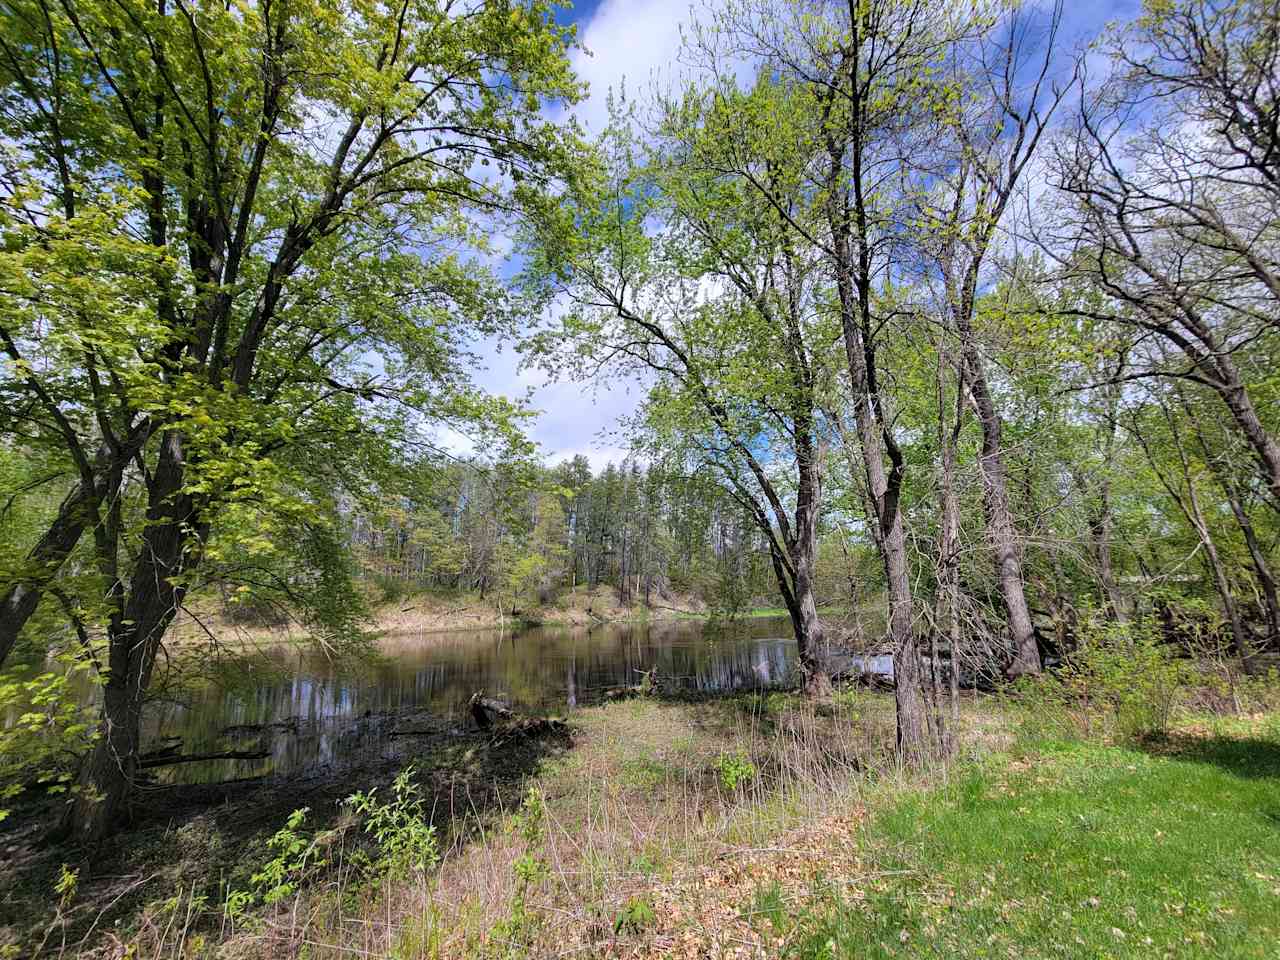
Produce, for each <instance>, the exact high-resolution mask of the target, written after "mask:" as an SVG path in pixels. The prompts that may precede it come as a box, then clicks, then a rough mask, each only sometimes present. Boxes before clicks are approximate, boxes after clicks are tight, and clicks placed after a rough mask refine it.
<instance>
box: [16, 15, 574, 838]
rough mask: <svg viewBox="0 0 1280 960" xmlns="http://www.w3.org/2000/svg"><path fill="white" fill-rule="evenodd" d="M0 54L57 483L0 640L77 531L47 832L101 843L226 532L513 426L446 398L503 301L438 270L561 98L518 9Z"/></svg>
mask: <svg viewBox="0 0 1280 960" xmlns="http://www.w3.org/2000/svg"><path fill="white" fill-rule="evenodd" d="M0 35H2V36H3V37H5V38H6V39H5V42H4V44H3V45H2V46H0V70H2V71H3V75H2V77H0V79H2V81H3V83H4V86H5V92H6V97H5V99H4V102H3V114H2V117H0V122H2V123H3V127H4V135H5V137H6V139H7V140H8V141H9V142H10V144H11V145H12V146H11V149H12V150H13V151H14V153H15V155H16V158H17V162H16V163H15V164H13V165H11V174H10V177H11V186H10V189H9V190H8V191H7V192H6V195H5V221H4V224H3V226H4V229H5V244H4V263H3V268H2V269H3V270H4V274H5V277H6V281H7V282H6V283H4V285H3V286H4V291H5V293H4V295H5V299H6V301H7V302H6V305H5V320H4V321H3V327H2V328H0V342H2V344H3V347H4V350H5V352H6V354H7V356H8V361H7V362H8V372H9V374H10V382H11V383H12V384H14V390H13V392H14V393H16V394H17V395H18V397H19V400H20V402H22V403H25V404H27V407H26V409H27V410H28V411H29V414H28V416H29V419H30V420H31V421H33V422H34V423H35V424H36V429H37V431H38V434H39V436H38V440H39V442H41V443H44V444H48V445H50V446H57V447H58V448H59V449H60V451H61V453H62V455H63V456H64V457H65V458H66V460H67V462H69V463H70V464H72V465H74V468H75V470H76V472H77V475H78V482H77V485H76V487H75V488H74V489H73V490H72V492H71V493H70V495H69V496H68V497H67V499H66V500H65V501H64V508H63V510H62V511H61V512H60V515H59V517H58V518H57V520H56V521H55V524H54V526H53V527H52V528H51V529H50V531H49V532H48V533H46V534H45V535H44V536H43V537H42V538H41V540H40V541H39V542H38V543H37V544H36V545H35V546H34V547H33V548H32V550H31V556H32V561H33V562H32V564H31V565H30V567H29V569H28V571H27V572H26V575H25V577H24V578H23V580H22V582H21V583H18V584H14V585H12V586H10V587H9V588H8V595H7V599H6V601H5V607H4V610H5V614H4V615H5V617H6V618H8V619H7V621H6V622H8V623H9V624H10V626H8V627H6V633H5V634H4V635H8V634H7V632H8V631H10V630H11V629H12V625H13V624H14V623H15V622H20V621H21V619H22V618H23V617H24V616H25V615H27V614H28V612H29V611H28V608H29V606H30V601H29V600H21V598H19V602H15V600H14V597H13V594H14V592H15V589H16V590H17V592H21V593H22V595H23V596H24V597H29V596H31V594H32V593H33V592H36V591H39V590H40V589H41V588H42V587H44V586H46V585H47V584H48V583H49V582H50V578H51V577H54V576H56V575H57V573H58V570H59V568H60V565H61V563H62V562H63V561H64V560H65V557H66V555H67V553H68V552H69V550H71V549H73V548H74V545H75V542H76V540H77V539H78V537H79V535H80V533H83V532H84V531H91V532H92V537H93V555H94V557H95V563H96V565H97V570H98V573H99V577H100V580H101V585H100V589H101V591H102V594H101V595H102V596H104V597H106V598H107V600H106V605H105V610H104V613H103V616H102V623H103V629H104V630H105V633H106V645H107V657H106V664H105V667H104V674H105V679H104V688H103V716H102V722H101V725H100V729H99V732H98V737H97V741H96V743H95V745H94V747H93V750H92V753H91V755H90V756H89V757H88V758H87V760H86V762H85V763H84V765H83V770H82V775H81V780H80V784H79V788H78V790H77V792H76V794H75V798H74V802H73V804H72V805H71V807H70V808H69V817H68V825H69V826H70V828H71V829H72V830H73V831H74V833H75V834H76V835H77V836H79V837H83V838H86V839H93V838H97V837H100V836H102V835H103V834H104V833H105V832H106V831H107V829H108V828H109V826H110V824H111V823H112V822H113V820H114V819H115V818H116V816H117V815H118V814H119V813H120V812H121V810H122V809H123V806H124V803H125V800H126V798H127V797H128V795H129V792H130V788H131V785H132V783H133V780H134V774H135V771H136V765H137V757H138V749H139V728H140V727H139V724H140V716H141V711H142V707H143V703H144V701H145V697H146V691H147V689H148V686H149V684H150V682H151V677H152V672H153V668H154V666H155V663H156V658H157V654H158V652H159V650H160V646H161V642H162V638H163V636H164V633H165V630H166V629H167V627H168V625H169V623H170V622H171V620H172V618H173V616H174V614H175V612H176V610H177V608H178V606H179V605H180V604H181V603H182V601H183V598H184V596H185V594H186V591H187V590H188V588H189V585H190V583H191V582H192V577H193V576H194V575H195V573H196V571H197V570H198V569H199V567H200V565H201V563H202V562H204V561H205V560H206V559H208V555H209V548H210V542H211V541H210V537H211V534H212V533H213V532H214V531H215V530H216V528H217V525H218V523H219V520H220V517H221V516H222V515H223V512H224V511H225V510H226V509H227V507H228V505H232V504H243V503H258V504H261V505H263V506H264V507H265V508H266V509H267V510H268V511H270V510H275V511H277V512H280V513H291V512H292V513H299V512H301V513H305V512H306V511H307V508H308V504H309V502H310V501H309V497H307V496H305V495H303V490H304V488H306V487H307V486H308V485H307V483H306V481H305V477H306V476H307V475H308V474H309V473H312V472H322V473H323V472H326V471H328V472H330V473H331V474H333V473H340V472H342V471H344V470H346V471H349V472H350V473H352V474H358V473H359V472H360V470H361V468H362V467H365V466H369V465H370V464H371V463H372V462H373V459H376V458H372V457H370V456H369V454H370V453H372V452H373V451H374V449H375V448H376V446H377V444H374V443H372V442H370V441H371V440H374V439H377V438H381V437H386V438H390V439H391V440H393V441H394V438H396V437H398V436H404V435H405V434H406V433H407V432H408V431H409V430H410V429H411V428H412V425H413V418H414V417H427V418H435V419H440V420H445V421H453V422H457V423H465V422H471V421H473V420H476V419H487V418H489V417H490V416H494V417H502V416H504V412H503V410H502V409H501V408H499V407H490V406H487V405H486V404H484V403H482V402H480V401H479V400H478V398H477V397H476V396H475V395H474V393H473V392H472V391H471V390H470V389H469V387H468V386H467V384H466V382H465V378H464V377H463V376H462V375H461V374H460V372H459V371H460V364H459V357H460V355H461V353H462V349H463V344H465V342H466V340H465V338H466V334H467V331H468V330H474V329H477V328H478V329H492V328H493V326H494V324H495V323H496V322H497V321H498V320H500V319H501V318H502V316H503V314H504V311H505V309H506V308H505V307H504V301H503V297H502V295H501V290H500V288H499V286H498V285H497V284H496V283H495V282H493V281H492V280H490V279H487V278H486V277H485V275H484V273H483V272H482V271H480V270H479V269H478V268H476V267H475V266H474V265H472V264H468V263H467V262H466V261H465V260H464V259H461V258H459V257H458V256H457V255H456V254H455V253H453V252H452V251H454V250H456V249H457V247H458V245H459V244H472V245H479V246H482V245H483V244H482V240H481V237H480V235H479V233H478V231H476V230H473V229H471V228H470V227H469V226H468V225H467V222H466V219H465V217H463V216H462V214H463V213H465V212H471V213H473V214H474V215H476V216H478V217H480V218H481V219H482V220H487V219H488V218H491V217H496V216H502V215H506V214H511V213H515V212H517V211H519V210H520V209H522V208H527V207H529V206H530V205H531V204H533V203H534V202H535V200H536V197H537V196H539V195H541V194H542V193H543V191H542V190H534V189H531V188H532V187H535V186H539V187H540V186H543V185H545V182H546V180H547V179H548V178H549V177H554V176H557V175H560V174H564V173H567V172H568V171H569V169H570V168H571V158H570V155H571V153H572V149H571V146H572V139H571V138H565V137H564V136H563V135H562V133H561V132H560V131H558V130H557V129H556V128H554V127H553V126H552V125H551V124H550V123H548V122H547V121H546V120H545V119H543V117H542V116H541V114H540V112H539V110H540V106H541V103H542V101H543V100H544V99H545V98H548V97H552V98H563V97H572V96H574V95H575V94H576V86H575V84H574V82H573V79H572V76H571V73H570V70H569V66H568V62H567V58H566V56H565V45H566V43H567V42H568V36H567V34H566V32H565V31H564V30H563V29H562V28H561V27H559V26H557V25H556V23H555V21H554V19H553V17H552V15H551V12H550V11H549V9H548V8H547V7H546V6H545V5H544V4H542V3H540V2H538V0H532V2H530V3H524V4H515V3H510V2H484V0H477V2H475V3H472V4H467V5H465V6H461V7H458V8H455V9H449V8H440V7H438V6H435V5H420V4H416V3H412V2H409V0H405V2H402V3H396V4H392V5H384V4H379V3H369V2H364V0H353V2H351V3H345V4H338V5H333V4H322V3H313V2H307V0H285V2H281V0H262V2H259V3H250V4H247V5H238V6H235V7H227V6H225V5H220V4H211V3H187V2H183V0H174V2H172V3H171V2H169V0H148V2H135V0H123V2H118V3H111V4H100V3H96V2H88V0H84V2H76V0H29V2H20V3H14V4H8V5H6V6H5V8H4V12H3V23H2V24H0ZM334 64H340V65H341V69H337V70H335V69H333V65H334ZM490 164H492V165H496V167H497V169H498V171H500V172H501V173H503V174H505V176H504V177H500V178H495V177H491V176H486V175H485V173H484V170H483V167H484V166H485V165H490ZM374 358H376V360H375V359H374ZM126 483H127V484H129V485H130V487H131V488H132V489H136V490H137V491H138V498H139V500H140V503H139V505H138V508H137V511H136V514H132V515H131V514H130V512H129V511H127V510H125V509H124V506H125V505H124V502H123V498H122V497H121V496H120V494H121V491H122V490H123V488H124V485H125V484H126ZM336 485H337V484H334V486H336Z"/></svg>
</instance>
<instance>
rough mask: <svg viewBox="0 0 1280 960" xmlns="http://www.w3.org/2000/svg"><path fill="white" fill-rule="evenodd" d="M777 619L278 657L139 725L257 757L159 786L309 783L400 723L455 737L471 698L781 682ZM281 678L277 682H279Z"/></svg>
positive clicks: (397, 640)
mask: <svg viewBox="0 0 1280 960" xmlns="http://www.w3.org/2000/svg"><path fill="white" fill-rule="evenodd" d="M789 635H790V625H789V622H788V621H787V620H785V619H774V618H759V619H754V620H749V621H746V622H744V623H743V624H741V625H740V627H739V628H738V629H735V630H734V631H733V632H732V633H729V634H725V633H716V634H715V635H711V634H708V633H707V632H706V631H705V630H704V625H703V624H702V623H701V622H698V621H679V622H673V623H660V624H652V625H606V626H601V627H597V628H594V629H592V630H586V629H571V628H537V629H533V630H528V631H525V632H522V633H519V634H516V635H512V634H511V633H510V632H507V633H498V632H496V631H495V632H488V631H485V632H480V631H466V632H458V633H453V634H440V633H432V634H425V635H420V636H407V635H400V636H393V637H388V638H385V640H384V642H383V644H382V649H383V652H384V653H385V654H386V657H387V660H386V662H385V663H382V664H380V665H378V666H375V667H363V668H358V667H357V668H353V667H350V666H347V667H342V666H335V665H334V664H332V663H330V662H328V661H327V660H325V659H324V658H323V657H320V656H318V655H315V654H310V653H299V652H297V651H294V650H279V651H276V652H274V653H273V658H274V659H275V660H276V661H277V663H278V665H279V666H280V667H281V672H280V673H276V674H274V675H273V676H272V677H271V678H270V679H264V680H263V682H261V683H257V684H253V685H247V686H245V687H244V688H242V689H238V690H223V689H219V688H214V687H209V688H205V689H202V690H197V691H195V692H194V693H193V694H192V695H191V696H189V697H187V698H185V702H184V703H182V704H175V703H171V702H170V703H164V704H156V705H154V707H153V708H152V709H151V712H150V713H149V715H148V717H147V735H148V739H149V740H150V741H151V742H152V744H155V743H157V742H158V741H160V740H161V739H162V738H163V737H181V738H182V740H183V746H182V752H183V753H187V754H196V753H212V752H218V751H222V750H227V749H236V750H265V751H267V752H268V753H269V756H267V757H266V758H264V759H261V760H236V761H218V762H206V763H190V764H181V765H176V766H172V767H163V768H159V769H158V770H157V771H156V773H157V774H158V775H159V776H161V777H163V778H164V779H173V780H181V781H185V782H205V781H212V780H223V779H228V778H231V777H245V776H259V775H262V774H265V773H275V774H289V775H298V774H303V775H305V774H306V773H308V772H309V771H313V770H317V769H319V768H330V767H332V765H334V764H339V763H342V762H343V761H345V760H349V759H352V758H356V757H364V756H368V755H371V754H372V755H376V754H377V752H378V751H379V750H381V749H382V748H383V747H384V746H385V744H386V743H387V741H388V738H389V736H390V734H391V732H392V730H393V729H394V728H395V727H396V723H397V717H398V716H402V715H404V714H407V713H415V714H418V715H419V716H421V715H424V714H425V715H426V716H427V717H429V718H432V719H433V720H435V721H436V722H438V723H440V724H441V725H442V726H448V725H449V724H451V723H452V724H455V725H457V726H463V725H464V724H465V722H466V718H465V715H464V710H465V704H466V701H467V699H468V698H469V697H470V696H471V694H472V693H474V692H475V691H476V690H481V689H482V690H484V691H486V692H487V693H488V694H489V695H490V696H497V697H501V698H504V699H507V700H509V701H510V702H511V703H512V705H513V706H514V707H515V708H516V709H517V710H522V711H528V712H536V711H563V710H565V709H571V708H573V707H575V706H577V705H579V704H580V703H582V702H589V701H590V700H591V699H592V698H593V697H598V696H599V695H600V693H601V691H603V690H605V689H607V688H610V687H616V686H623V685H629V684H634V683H637V682H639V681H640V679H641V673H642V672H647V671H651V670H656V675H657V676H658V677H660V678H661V680H662V682H663V683H664V684H669V685H673V686H680V687H684V688H686V689H691V690H699V691H722V690H729V689H744V688H745V689H749V688H752V687H758V686H767V685H771V684H777V683H782V682H784V681H786V680H787V678H788V675H789V673H790V671H791V668H792V662H793V660H794V657H795V642H794V640H792V639H791V638H790V636H789ZM282 676H284V677H286V679H281V677H282Z"/></svg>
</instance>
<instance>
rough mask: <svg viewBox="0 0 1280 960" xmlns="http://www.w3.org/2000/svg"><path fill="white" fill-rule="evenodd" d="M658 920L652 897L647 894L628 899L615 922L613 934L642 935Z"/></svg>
mask: <svg viewBox="0 0 1280 960" xmlns="http://www.w3.org/2000/svg"><path fill="white" fill-rule="evenodd" d="M657 919H658V914H657V911H655V910H654V909H653V899H652V898H651V897H649V896H647V895H645V894H641V895H639V896H635V897H628V898H627V902H626V903H624V904H623V905H622V909H621V910H619V911H618V916H617V917H616V918H615V919H614V921H613V932H614V935H615V936H616V935H618V934H622V933H632V934H635V933H640V932H641V931H643V930H644V929H645V928H646V927H648V926H649V925H650V924H652V923H653V922H654V921H655V920H657Z"/></svg>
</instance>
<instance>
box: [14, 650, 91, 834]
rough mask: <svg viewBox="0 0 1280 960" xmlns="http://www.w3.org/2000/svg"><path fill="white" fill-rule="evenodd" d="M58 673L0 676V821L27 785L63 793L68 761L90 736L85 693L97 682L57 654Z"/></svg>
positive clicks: (86, 668)
mask: <svg viewBox="0 0 1280 960" xmlns="http://www.w3.org/2000/svg"><path fill="white" fill-rule="evenodd" d="M54 666H56V667H57V668H58V669H57V670H56V671H54V670H45V671H43V672H40V673H37V674H35V675H34V676H33V675H32V673H31V671H29V670H21V669H19V670H14V671H8V672H3V673H0V717H6V718H11V719H9V720H7V721H6V722H5V723H4V725H3V726H0V820H4V819H5V817H7V816H8V810H6V809H5V805H6V804H7V803H8V802H9V801H11V800H12V799H13V798H14V797H16V796H17V795H18V794H19V793H21V792H22V790H23V789H24V788H25V787H27V786H28V785H29V784H36V785H39V786H41V787H43V788H45V789H46V790H48V792H50V793H55V794H56V793H65V792H66V791H67V790H68V789H69V787H70V784H71V780H72V772H73V769H74V760H75V758H76V757H77V756H79V755H80V754H81V753H82V752H83V751H84V749H85V747H86V746H87V745H88V744H90V743H92V742H93V739H94V737H95V736H96V733H95V730H94V726H93V717H94V707H93V705H92V701H91V698H90V696H89V692H90V691H91V689H92V687H93V685H94V684H95V683H97V682H99V677H98V674H97V673H96V672H95V671H94V669H93V664H92V663H91V662H90V661H88V660H86V659H85V658H84V657H83V656H80V655H75V654H71V653H66V654H61V655H59V656H58V657H57V658H56V661H55V663H54Z"/></svg>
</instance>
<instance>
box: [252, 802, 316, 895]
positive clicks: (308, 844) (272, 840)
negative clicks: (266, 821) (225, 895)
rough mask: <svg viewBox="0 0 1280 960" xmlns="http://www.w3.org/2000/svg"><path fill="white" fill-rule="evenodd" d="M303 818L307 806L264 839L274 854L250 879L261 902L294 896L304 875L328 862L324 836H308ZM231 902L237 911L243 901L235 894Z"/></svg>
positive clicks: (311, 872) (296, 811)
mask: <svg viewBox="0 0 1280 960" xmlns="http://www.w3.org/2000/svg"><path fill="white" fill-rule="evenodd" d="M306 819H307V808H306V807H302V808H301V809H298V810H295V811H293V813H291V814H289V818H288V820H286V821H285V825H284V826H283V827H281V828H280V829H279V830H277V831H276V832H275V833H274V834H272V835H271V837H269V838H268V839H267V849H268V850H270V851H272V852H273V853H274V854H275V856H273V857H272V858H271V859H270V860H268V861H267V862H266V863H264V864H263V865H262V867H261V869H259V870H258V871H257V872H255V873H254V874H253V875H252V876H251V877H250V878H249V883H250V884H251V885H252V887H253V890H254V893H255V894H256V895H257V896H258V897H260V898H261V899H262V902H263V903H266V904H272V903H277V902H279V901H281V900H284V899H286V898H287V897H291V896H293V894H295V893H296V892H297V891H298V886H299V884H300V883H301V882H302V881H303V880H304V879H305V878H307V877H308V876H310V875H311V874H313V873H314V872H315V871H317V870H319V869H320V868H322V867H323V866H325V864H326V863H327V861H326V860H325V858H324V856H323V841H324V840H325V839H327V837H326V835H324V834H319V835H308V833H307V831H305V830H304V829H303V822H304V821H305V820H306ZM234 903H235V904H236V908H235V910H239V909H242V908H243V907H244V906H245V904H246V901H245V900H244V899H243V897H235V898H234ZM231 904H232V899H229V900H228V909H229V910H232V907H231ZM232 915H233V916H234V915H235V911H232Z"/></svg>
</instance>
